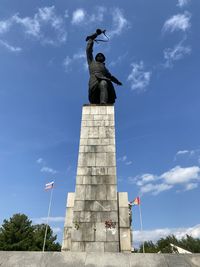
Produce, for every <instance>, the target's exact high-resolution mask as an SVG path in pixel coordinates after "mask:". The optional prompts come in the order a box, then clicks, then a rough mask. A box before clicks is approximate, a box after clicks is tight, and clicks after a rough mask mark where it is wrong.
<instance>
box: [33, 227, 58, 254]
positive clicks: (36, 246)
mask: <svg viewBox="0 0 200 267" xmlns="http://www.w3.org/2000/svg"><path fill="white" fill-rule="evenodd" d="M33 229H34V230H33V233H34V234H33V244H32V247H31V249H30V250H34V251H37V250H38V251H40V250H42V248H43V242H44V235H45V230H46V225H45V224H37V225H34V226H33ZM56 239H57V236H56V235H53V231H52V229H51V228H50V226H49V225H48V228H47V237H46V243H45V250H47V251H60V250H61V246H60V244H59V243H58V242H57V243H55V241H56Z"/></svg>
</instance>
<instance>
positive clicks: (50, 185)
mask: <svg viewBox="0 0 200 267" xmlns="http://www.w3.org/2000/svg"><path fill="white" fill-rule="evenodd" d="M53 185H54V181H52V182H50V183H47V184H45V190H49V189H52V188H53Z"/></svg>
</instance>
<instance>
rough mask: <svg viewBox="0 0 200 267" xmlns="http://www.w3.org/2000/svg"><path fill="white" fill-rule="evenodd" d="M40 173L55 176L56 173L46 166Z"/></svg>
mask: <svg viewBox="0 0 200 267" xmlns="http://www.w3.org/2000/svg"><path fill="white" fill-rule="evenodd" d="M40 171H41V172H46V173H50V174H56V173H57V172H58V171H56V170H54V169H52V168H50V167H47V166H44V167H42V168H41V169H40Z"/></svg>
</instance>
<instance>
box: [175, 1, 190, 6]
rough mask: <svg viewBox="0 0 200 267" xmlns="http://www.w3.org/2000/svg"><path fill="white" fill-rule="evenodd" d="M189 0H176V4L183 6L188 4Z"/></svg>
mask: <svg viewBox="0 0 200 267" xmlns="http://www.w3.org/2000/svg"><path fill="white" fill-rule="evenodd" d="M189 2H190V0H178V3H177V6H178V7H184V6H186V5H188V4H189Z"/></svg>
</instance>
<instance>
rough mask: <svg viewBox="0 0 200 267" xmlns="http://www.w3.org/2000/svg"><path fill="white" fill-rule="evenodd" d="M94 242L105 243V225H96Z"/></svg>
mask: <svg viewBox="0 0 200 267" xmlns="http://www.w3.org/2000/svg"><path fill="white" fill-rule="evenodd" d="M95 240H96V241H97V242H100V241H104V242H106V229H105V223H101V222H100V223H96V233H95Z"/></svg>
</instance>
